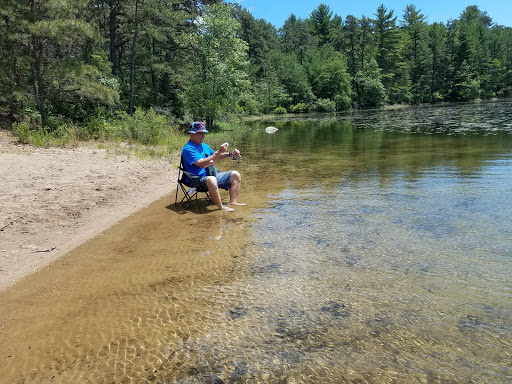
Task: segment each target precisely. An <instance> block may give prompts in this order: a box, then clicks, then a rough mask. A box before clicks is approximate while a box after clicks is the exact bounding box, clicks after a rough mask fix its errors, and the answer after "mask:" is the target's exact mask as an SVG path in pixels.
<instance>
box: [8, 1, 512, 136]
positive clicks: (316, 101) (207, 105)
mask: <svg viewBox="0 0 512 384" xmlns="http://www.w3.org/2000/svg"><path fill="white" fill-rule="evenodd" d="M276 6H277V5H276ZM401 12H402V13H401V14H400V15H397V14H395V12H394V10H388V9H387V8H386V7H385V6H384V5H381V6H380V7H378V9H376V10H375V14H373V15H372V16H371V17H366V16H362V17H361V18H357V17H354V16H352V15H348V16H345V17H344V18H342V17H341V16H338V15H336V14H333V12H332V11H331V9H330V8H329V7H328V6H326V5H324V4H321V5H319V6H318V7H317V8H316V9H314V10H312V12H311V14H310V16H309V17H308V18H307V19H301V18H297V17H296V16H294V15H293V14H292V15H290V17H289V18H288V19H287V20H286V21H285V23H284V25H283V26H282V27H280V28H279V29H276V27H274V26H273V25H272V24H270V23H268V22H266V21H265V20H262V19H260V20H257V19H255V18H254V17H253V16H252V15H251V13H250V12H249V11H247V10H246V9H244V8H242V7H241V6H240V5H236V4H225V3H221V2H220V1H218V0H204V1H193V0H186V1H177V0H165V1H162V0H73V1H71V0H28V1H23V2H20V1H18V0H3V4H2V7H1V9H0V52H1V55H0V89H1V92H0V112H1V113H2V116H4V117H10V118H11V119H15V120H18V121H19V120H23V121H25V122H30V124H32V125H33V126H39V125H41V126H43V127H57V128H58V126H59V122H62V121H71V122H73V123H74V124H83V125H84V126H86V125H87V124H91V121H95V122H96V123H95V124H98V123H97V122H98V119H99V120H101V119H109V118H112V116H115V115H116V113H124V116H127V115H126V113H127V114H128V116H130V115H133V114H134V113H135V110H136V109H141V110H144V111H146V110H150V109H151V108H152V109H153V110H155V111H156V112H157V113H158V114H162V115H165V116H167V118H168V120H169V121H172V122H180V121H190V120H192V119H201V120H204V121H207V123H208V125H209V126H212V125H213V121H214V120H216V119H222V118H226V117H227V116H230V115H232V114H236V115H243V114H251V115H254V114H261V113H285V112H292V113H301V112H309V111H337V110H343V109H348V108H354V107H369V106H379V105H382V104H385V103H389V104H395V103H424V102H437V101H442V100H449V101H458V100H472V99H477V98H494V97H504V96H510V95H511V94H512V28H510V27H504V26H500V25H496V24H495V23H493V21H492V19H491V18H490V17H489V16H488V15H487V13H486V12H485V11H482V10H480V9H478V7H476V6H469V7H467V8H466V9H464V10H462V13H461V14H460V15H459V16H458V17H457V18H455V19H453V20H450V21H448V22H447V23H446V24H444V23H432V24H429V23H428V22H427V17H428V15H423V14H422V13H421V11H420V10H419V9H416V7H415V6H414V5H408V6H407V7H406V9H405V10H401ZM454 16H456V15H454ZM57 128H55V129H57Z"/></svg>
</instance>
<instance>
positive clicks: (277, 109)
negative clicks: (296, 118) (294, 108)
mask: <svg viewBox="0 0 512 384" xmlns="http://www.w3.org/2000/svg"><path fill="white" fill-rule="evenodd" d="M272 113H273V114H275V115H284V114H286V113H288V111H287V110H286V108H284V107H281V106H279V107H275V108H274V110H273V111H272Z"/></svg>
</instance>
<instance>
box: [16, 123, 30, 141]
mask: <svg viewBox="0 0 512 384" xmlns="http://www.w3.org/2000/svg"><path fill="white" fill-rule="evenodd" d="M12 129H13V131H14V134H15V135H16V137H17V138H18V140H19V141H20V142H21V143H23V144H28V143H30V136H31V135H32V133H31V132H30V126H29V125H28V123H25V122H21V123H14V124H13V125H12Z"/></svg>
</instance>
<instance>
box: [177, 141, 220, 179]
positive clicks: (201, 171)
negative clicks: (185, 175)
mask: <svg viewBox="0 0 512 384" xmlns="http://www.w3.org/2000/svg"><path fill="white" fill-rule="evenodd" d="M181 153H182V154H183V165H184V166H185V169H186V170H187V171H189V172H190V173H193V174H194V175H196V176H207V175H208V173H207V172H206V168H201V167H198V166H197V165H194V163H195V162H196V161H197V160H201V159H206V158H207V157H208V156H210V155H213V154H214V153H215V151H214V150H213V149H211V148H210V147H209V146H208V144H205V143H202V144H199V145H195V144H194V142H193V141H192V140H189V141H188V143H187V144H185V146H184V147H183V149H182V151H181Z"/></svg>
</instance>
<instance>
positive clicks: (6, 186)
mask: <svg viewBox="0 0 512 384" xmlns="http://www.w3.org/2000/svg"><path fill="white" fill-rule="evenodd" d="M177 174H178V172H177V169H176V167H174V166H173V165H172V164H171V163H170V162H169V161H167V160H145V159H140V158H137V157H135V156H131V155H112V154H110V153H109V151H108V150H106V149H99V148H97V146H93V145H92V144H91V143H83V144H81V145H79V146H77V147H72V148H36V147H33V146H30V145H24V144H19V143H18V142H17V141H16V139H15V138H14V137H13V135H12V133H11V132H10V131H6V130H0V291H5V290H6V289H8V288H9V287H12V286H13V285H14V284H16V283H17V282H19V281H20V280H22V279H23V278H24V277H26V276H28V275H31V274H33V273H35V272H37V271H39V270H41V269H43V268H45V267H47V266H48V265H50V264H51V263H52V262H54V261H55V260H57V259H59V258H60V257H62V256H64V255H65V254H67V253H68V252H70V251H71V250H73V249H74V248H76V247H77V246H79V245H81V244H83V243H84V242H85V241H87V240H89V239H91V238H93V237H95V236H97V235H99V234H100V233H101V232H103V231H105V230H106V229H108V228H109V227H111V226H112V225H114V224H116V223H117V222H119V221H120V220H122V219H124V218H126V217H128V216H130V215H132V214H134V213H135V212H137V211H139V210H140V209H142V208H144V207H146V206H148V205H149V204H151V203H153V202H155V201H156V200H158V199H161V198H163V197H164V196H166V195H169V196H172V192H173V191H174V189H175V188H176V178H177Z"/></svg>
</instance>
